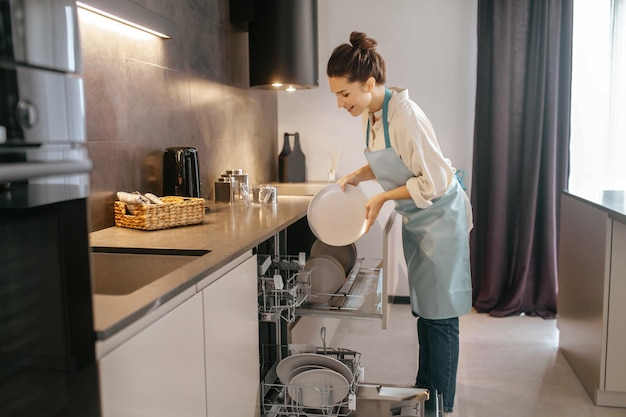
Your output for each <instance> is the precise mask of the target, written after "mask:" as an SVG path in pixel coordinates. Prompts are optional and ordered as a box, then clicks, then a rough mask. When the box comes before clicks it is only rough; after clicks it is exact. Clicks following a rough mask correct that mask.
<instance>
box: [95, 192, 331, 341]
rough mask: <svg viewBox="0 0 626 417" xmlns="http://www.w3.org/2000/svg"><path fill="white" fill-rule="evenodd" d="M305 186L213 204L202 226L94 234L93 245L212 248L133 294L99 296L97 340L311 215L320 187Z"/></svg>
mask: <svg viewBox="0 0 626 417" xmlns="http://www.w3.org/2000/svg"><path fill="white" fill-rule="evenodd" d="M301 188H302V189H303V190H305V191H306V192H303V193H302V194H308V195H300V196H287V195H281V191H280V190H281V188H280V187H279V192H278V201H277V202H276V203H274V204H263V205H252V206H246V205H245V204H244V203H243V202H242V201H237V202H235V203H233V204H228V203H212V202H208V204H207V206H208V208H209V211H208V212H207V213H206V215H205V218H204V222H203V223H201V224H198V225H191V226H184V227H178V228H171V229H164V230H153V231H144V230H135V229H127V228H122V227H115V226H114V227H110V228H107V229H103V230H99V231H95V232H92V233H91V234H90V245H91V246H92V247H94V246H104V247H115V248H147V249H184V250H186V249H192V250H207V249H210V250H211V252H209V253H207V254H205V255H203V256H199V257H197V258H196V259H194V260H193V261H192V262H190V263H188V264H186V265H184V266H182V267H181V268H179V269H177V270H175V271H173V272H172V273H170V274H167V275H165V276H164V277H163V278H161V279H159V280H157V281H155V282H153V283H151V284H148V285H146V286H145V287H143V288H140V289H139V290H137V291H135V292H132V293H130V294H127V295H98V294H96V295H94V297H93V301H94V326H95V330H96V334H97V338H98V340H105V339H107V338H109V337H110V336H112V335H113V334H115V333H117V332H118V331H120V330H122V329H124V328H125V327H126V326H128V325H129V324H131V323H133V322H134V321H136V320H137V319H139V318H141V317H143V316H145V315H146V314H148V313H150V312H151V311H153V310H155V309H156V308H158V307H159V306H160V305H162V304H163V303H164V302H166V301H168V300H170V299H172V298H173V297H175V296H176V295H178V294H180V293H182V292H183V291H186V290H188V289H189V288H190V287H191V286H193V285H195V284H196V283H197V282H199V281H200V280H202V279H203V278H205V277H207V276H208V275H210V274H211V273H213V272H216V271H218V270H219V269H220V268H222V267H223V266H225V265H227V264H228V263H229V262H231V261H233V260H235V259H236V258H237V257H239V256H241V255H243V254H245V253H246V252H249V251H250V250H251V249H253V248H255V247H256V246H257V245H259V244H260V243H262V242H264V241H265V240H267V239H269V238H270V237H272V236H274V235H275V234H276V233H278V232H279V231H281V230H282V229H284V228H286V227H287V226H289V225H291V224H293V223H295V222H296V221H298V220H299V219H301V218H303V217H304V216H306V211H307V208H308V203H309V201H310V199H311V196H310V194H312V193H313V192H314V191H315V190H317V189H319V186H314V187H313V188H310V187H308V186H302V187H301Z"/></svg>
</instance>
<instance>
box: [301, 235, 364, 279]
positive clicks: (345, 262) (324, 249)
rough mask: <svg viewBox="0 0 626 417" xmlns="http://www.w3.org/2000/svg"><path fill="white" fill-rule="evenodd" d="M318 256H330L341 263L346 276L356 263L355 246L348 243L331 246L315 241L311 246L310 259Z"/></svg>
mask: <svg viewBox="0 0 626 417" xmlns="http://www.w3.org/2000/svg"><path fill="white" fill-rule="evenodd" d="M318 255H330V256H332V257H333V258H335V259H337V260H338V261H339V262H341V265H342V266H343V269H344V270H345V271H346V274H348V273H350V271H351V270H352V267H353V266H354V263H355V262H356V257H357V252H356V245H355V244H354V243H350V244H349V245H344V246H332V245H327V244H326V243H324V242H322V241H321V240H319V239H315V242H313V245H311V258H315V257H316V256H318Z"/></svg>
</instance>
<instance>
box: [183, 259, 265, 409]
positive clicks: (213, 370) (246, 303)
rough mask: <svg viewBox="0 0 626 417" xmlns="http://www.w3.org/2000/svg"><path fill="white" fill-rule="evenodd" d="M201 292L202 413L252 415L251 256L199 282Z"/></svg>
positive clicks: (255, 379) (254, 329) (255, 338)
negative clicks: (203, 284) (205, 282)
mask: <svg viewBox="0 0 626 417" xmlns="http://www.w3.org/2000/svg"><path fill="white" fill-rule="evenodd" d="M203 297H204V326H205V327H204V328H205V349H206V367H207V368H206V372H207V410H208V415H209V417H224V416H237V417H253V416H258V415H259V399H260V393H259V385H260V384H259V380H260V377H259V324H258V307H257V303H258V301H257V265H256V256H253V257H251V258H250V259H248V260H246V261H245V262H243V263H242V264H240V265H239V266H237V267H236V268H234V269H233V270H231V271H230V272H229V273H227V274H225V275H223V276H222V277H220V278H219V279H218V280H217V281H215V282H213V283H212V284H211V285H209V286H208V287H207V288H205V289H204V290H203ZM178 415H182V414H178Z"/></svg>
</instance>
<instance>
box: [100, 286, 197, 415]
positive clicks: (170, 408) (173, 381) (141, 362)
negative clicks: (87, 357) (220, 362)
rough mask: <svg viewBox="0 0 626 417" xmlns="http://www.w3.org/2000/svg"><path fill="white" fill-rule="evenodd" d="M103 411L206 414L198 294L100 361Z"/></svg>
mask: <svg viewBox="0 0 626 417" xmlns="http://www.w3.org/2000/svg"><path fill="white" fill-rule="evenodd" d="M99 368H100V369H99V371H100V390H101V397H102V415H103V417H119V416H125V417H139V416H141V417H143V416H145V417H160V416H163V417H171V416H185V417H195V416H197V417H206V397H205V373H204V340H203V327H202V297H201V294H197V295H195V296H193V297H192V298H190V299H189V300H187V301H186V302H184V303H183V304H182V305H180V306H178V307H177V308H175V309H174V310H172V311H171V312H170V313H168V314H167V315H165V316H164V317H162V318H161V319H160V320H158V321H157V322H155V323H154V324H152V325H150V326H149V327H147V328H146V329H144V330H143V331H141V332H140V333H139V334H137V335H136V336H135V337H133V338H132V339H130V340H129V341H127V342H126V343H124V344H123V345H121V346H120V347H119V348H117V349H115V350H114V351H112V352H111V353H110V354H108V355H107V356H105V357H104V358H102V359H101V360H100V361H99Z"/></svg>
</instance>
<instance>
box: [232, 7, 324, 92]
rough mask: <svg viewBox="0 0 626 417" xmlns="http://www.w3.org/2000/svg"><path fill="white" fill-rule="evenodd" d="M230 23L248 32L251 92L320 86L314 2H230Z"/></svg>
mask: <svg viewBox="0 0 626 417" xmlns="http://www.w3.org/2000/svg"><path fill="white" fill-rule="evenodd" d="M231 20H232V22H233V23H237V24H239V25H241V27H242V28H244V29H245V30H247V31H248V58H249V71H250V87H251V88H257V89H266V90H288V91H292V90H302V89H310V88H316V87H318V86H319V76H318V51H317V0H231Z"/></svg>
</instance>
